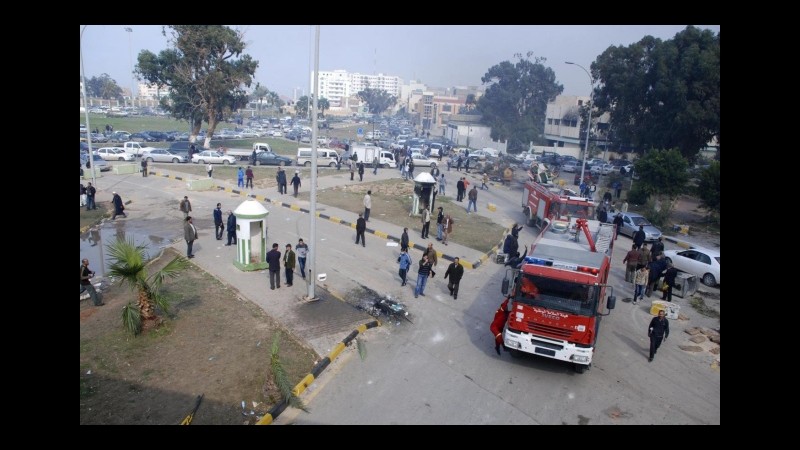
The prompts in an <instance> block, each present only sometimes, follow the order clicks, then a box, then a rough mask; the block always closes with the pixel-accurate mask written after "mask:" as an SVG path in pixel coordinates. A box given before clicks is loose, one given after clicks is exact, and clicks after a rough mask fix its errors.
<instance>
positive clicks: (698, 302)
mask: <svg viewBox="0 0 800 450" xmlns="http://www.w3.org/2000/svg"><path fill="white" fill-rule="evenodd" d="M689 304H690V305H692V308H694V309H695V311H697V312H698V313H700V314H702V315H704V316H706V317H713V318H716V319H719V311H717V310H716V309H714V308H711V307H710V306H708V305H706V302H705V300H703V298H702V297H696V296H695V297H692V299H691V300H690V301H689Z"/></svg>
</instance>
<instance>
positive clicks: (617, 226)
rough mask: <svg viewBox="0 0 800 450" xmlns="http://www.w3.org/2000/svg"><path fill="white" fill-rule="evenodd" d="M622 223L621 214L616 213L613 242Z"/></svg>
mask: <svg viewBox="0 0 800 450" xmlns="http://www.w3.org/2000/svg"><path fill="white" fill-rule="evenodd" d="M622 222H623V219H622V214H620V213H617V215H616V216H614V240H615V241H616V240H617V238H618V237H619V229H620V228H622Z"/></svg>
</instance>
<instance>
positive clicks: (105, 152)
mask: <svg viewBox="0 0 800 450" xmlns="http://www.w3.org/2000/svg"><path fill="white" fill-rule="evenodd" d="M95 153H97V154H98V155H100V157H101V158H103V159H104V160H106V161H134V160H135V159H136V157H135V156H134V155H131V154H130V153H125V150H123V149H121V148H117V147H103V148H99V149H97V150H95Z"/></svg>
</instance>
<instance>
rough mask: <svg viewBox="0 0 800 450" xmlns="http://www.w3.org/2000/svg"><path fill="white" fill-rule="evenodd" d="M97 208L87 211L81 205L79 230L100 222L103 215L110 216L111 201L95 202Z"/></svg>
mask: <svg viewBox="0 0 800 450" xmlns="http://www.w3.org/2000/svg"><path fill="white" fill-rule="evenodd" d="M95 198H97V197H95ZM96 203H97V209H93V210H91V211H87V210H86V208H84V207H81V230H83V229H86V228H88V227H92V226H94V225H97V224H98V223H100V221H101V220H103V217H111V209H110V208H109V207H110V206H111V203H110V202H108V203H106V202H96Z"/></svg>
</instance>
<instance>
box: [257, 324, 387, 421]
mask: <svg viewBox="0 0 800 450" xmlns="http://www.w3.org/2000/svg"><path fill="white" fill-rule="evenodd" d="M380 324H381V323H380V322H379V321H377V320H373V321H372V322H369V323H365V324H363V325H359V326H358V328H356V329H355V330H353V331H352V332H351V333H350V334H348V335H347V337H346V338H344V340H342V342H339V343H338V344H336V346H335V347H333V350H331V352H330V353H328V356H326V357H324V358H322V360H321V361H320V362H318V363H317V364H316V365H314V368H313V369H311V373H309V374H308V375H306V376H305V377H303V379H302V380H300V382H299V383H297V385H296V386H295V387H294V389H292V394H294V395H296V396H299V395H300V394H302V393H303V392H304V391H305V390H306V388H308V387H309V386H310V385H311V383H313V382H314V380H315V379H317V378H318V377H319V375H320V374H321V373H322V371H323V370H325V368H326V367H328V366H329V365H330V364H331V362H333V360H335V359H336V357H337V356H339V354H341V353H342V351H344V348H345V347H347V346H348V345H350V342H352V341H353V339H355V338H356V337H357V336H358V335H359V334H360V333H363V332H365V331H367V330H369V329H370V328H375V327H377V326H380ZM287 406H289V403H288V402H287V401H286V400H281V401H280V403H278V404H276V405H275V406H273V407H272V408H270V410H269V411H268V412H267V413H266V414H265V415H264V417H262V418H261V419H260V420H259V421H258V422H256V425H269V424H271V423H272V422H273V421H274V420H275V419H277V418H278V416H279V415H280V414H281V413H282V412H283V411H284V410H286V407H287Z"/></svg>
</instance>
